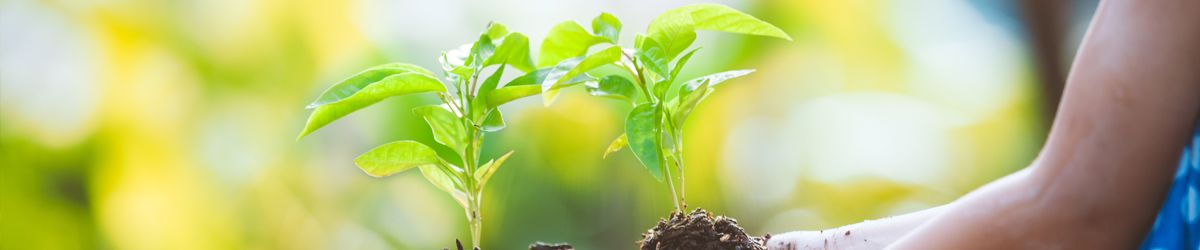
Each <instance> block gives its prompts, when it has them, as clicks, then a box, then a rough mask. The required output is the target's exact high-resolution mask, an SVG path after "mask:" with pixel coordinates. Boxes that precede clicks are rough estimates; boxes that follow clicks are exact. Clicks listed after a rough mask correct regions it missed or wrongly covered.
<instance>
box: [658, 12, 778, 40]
mask: <svg viewBox="0 0 1200 250" xmlns="http://www.w3.org/2000/svg"><path fill="white" fill-rule="evenodd" d="M679 9H680V11H681V12H687V13H690V14H691V18H692V23H693V24H694V25H695V26H696V28H697V29H702V30H711V31H722V32H729V33H737V34H747V35H759V36H767V37H776V38H781V39H785V40H788V41H791V40H792V37H791V36H788V34H787V33H786V32H783V30H781V29H779V27H775V25H771V24H770V23H767V22H764V21H762V20H759V19H758V18H755V17H754V16H751V15H750V14H746V13H743V12H741V11H738V10H735V9H733V8H729V7H728V6H724V5H720V4H695V5H690V6H684V7H681V8H679Z"/></svg>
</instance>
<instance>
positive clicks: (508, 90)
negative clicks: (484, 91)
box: [487, 85, 542, 108]
mask: <svg viewBox="0 0 1200 250" xmlns="http://www.w3.org/2000/svg"><path fill="white" fill-rule="evenodd" d="M541 93H542V86H538V85H517V86H505V87H503V88H499V89H496V90H494V91H492V92H491V93H488V95H487V106H488V107H489V108H495V107H499V106H500V105H503V104H505V103H508V102H511V101H514V100H517V99H521V98H523V97H528V96H533V95H537V94H541Z"/></svg>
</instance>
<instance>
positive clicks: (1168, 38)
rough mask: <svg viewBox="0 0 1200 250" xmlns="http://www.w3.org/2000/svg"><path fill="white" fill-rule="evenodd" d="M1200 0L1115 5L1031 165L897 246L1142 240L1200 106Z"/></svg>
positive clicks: (1103, 12)
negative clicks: (1046, 138)
mask: <svg viewBox="0 0 1200 250" xmlns="http://www.w3.org/2000/svg"><path fill="white" fill-rule="evenodd" d="M1196 13H1200V1H1165V0H1164V1H1104V2H1102V3H1101V4H1100V6H1099V7H1098V9H1097V11H1096V15H1095V17H1094V19H1093V23H1092V25H1091V28H1090V30H1089V31H1088V35H1087V36H1086V38H1085V39H1084V42H1083V45H1082V46H1081V47H1080V50H1079V53H1078V57H1077V58H1076V60H1075V65H1074V68H1072V71H1071V74H1070V78H1069V79H1068V81H1067V86H1066V90H1065V92H1064V93H1065V94H1064V98H1063V100H1062V102H1061V103H1060V107H1059V110H1060V111H1059V115H1058V117H1056V119H1055V122H1054V125H1053V127H1052V129H1051V134H1050V137H1049V139H1048V140H1047V143H1046V146H1045V147H1044V148H1043V150H1042V152H1041V154H1039V157H1038V159H1037V160H1035V161H1034V163H1033V164H1032V165H1031V166H1030V168H1031V169H1032V172H1031V173H1030V174H1028V175H1024V176H1014V177H1017V178H1005V179H1003V180H1000V181H997V182H993V183H991V184H988V185H986V186H984V187H982V188H980V189H978V190H976V191H974V192H972V193H970V194H968V195H967V196H964V197H963V198H961V199H959V200H958V201H955V202H954V203H955V206H954V207H953V208H952V209H947V210H946V211H945V212H943V213H942V214H940V215H938V216H936V217H935V218H933V219H932V220H930V221H929V222H927V223H925V224H923V225H921V226H920V227H918V228H917V229H916V231H914V232H912V233H910V234H908V235H906V236H904V237H903V238H902V239H901V240H900V241H899V242H897V243H896V244H894V245H892V246H891V247H893V248H897V249H962V248H972V249H979V248H1062V247H1072V248H1086V249H1097V248H1099V249H1105V248H1133V247H1136V246H1137V244H1138V243H1140V241H1141V239H1142V237H1144V234H1145V232H1146V231H1147V229H1148V228H1149V227H1150V225H1151V224H1152V223H1153V220H1154V216H1155V213H1156V212H1157V210H1158V207H1159V205H1160V203H1161V201H1162V198H1163V197H1164V195H1165V193H1166V192H1165V191H1166V190H1167V188H1168V185H1170V182H1171V177H1172V174H1173V173H1174V171H1175V168H1174V167H1175V166H1176V163H1177V162H1176V161H1178V159H1179V154H1180V151H1181V150H1180V149H1182V148H1183V145H1184V144H1185V143H1186V142H1187V139H1189V133H1190V132H1191V129H1192V128H1193V125H1194V122H1195V121H1196V120H1197V113H1200V15H1196Z"/></svg>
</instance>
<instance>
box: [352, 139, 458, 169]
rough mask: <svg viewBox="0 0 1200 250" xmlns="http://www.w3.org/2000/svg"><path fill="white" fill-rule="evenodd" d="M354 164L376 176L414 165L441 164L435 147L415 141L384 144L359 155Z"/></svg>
mask: <svg viewBox="0 0 1200 250" xmlns="http://www.w3.org/2000/svg"><path fill="white" fill-rule="evenodd" d="M354 164H355V165H358V168H360V169H362V170H363V172H366V173H367V175H370V176H374V177H384V176H389V175H393V174H396V173H399V172H404V170H408V169H410V168H414V167H420V166H434V165H436V164H441V159H440V158H438V156H437V152H435V151H433V148H430V147H429V146H425V144H421V143H420V142H415V141H396V142H391V143H388V144H383V145H381V146H379V147H375V148H374V149H371V151H367V152H366V153H364V154H362V155H359V156H358V158H355V159H354Z"/></svg>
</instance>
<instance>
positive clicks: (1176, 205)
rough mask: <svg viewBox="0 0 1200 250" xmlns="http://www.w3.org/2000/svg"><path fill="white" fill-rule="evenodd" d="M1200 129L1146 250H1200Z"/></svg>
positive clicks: (1181, 163)
mask: <svg viewBox="0 0 1200 250" xmlns="http://www.w3.org/2000/svg"><path fill="white" fill-rule="evenodd" d="M1197 196H1200V126H1197V127H1196V132H1194V133H1193V134H1192V143H1191V144H1189V145H1188V146H1187V147H1186V148H1184V151H1183V158H1181V159H1180V160H1179V170H1177V171H1176V172H1175V181H1174V182H1172V183H1171V191H1170V192H1169V193H1167V200H1166V201H1165V202H1164V203H1163V206H1162V209H1161V210H1159V211H1158V217H1157V218H1156V219H1155V221H1154V227H1153V228H1152V229H1151V230H1150V234H1148V235H1146V240H1145V241H1143V242H1142V247H1141V248H1142V249H1195V250H1200V226H1197V219H1198V218H1197V217H1200V211H1198V210H1200V197H1197Z"/></svg>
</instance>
